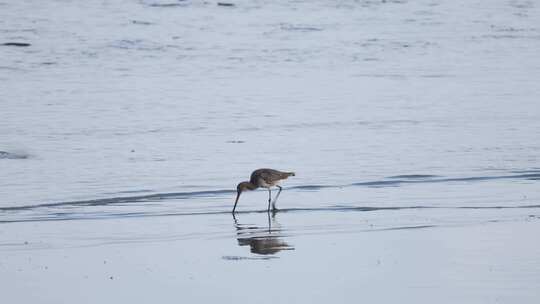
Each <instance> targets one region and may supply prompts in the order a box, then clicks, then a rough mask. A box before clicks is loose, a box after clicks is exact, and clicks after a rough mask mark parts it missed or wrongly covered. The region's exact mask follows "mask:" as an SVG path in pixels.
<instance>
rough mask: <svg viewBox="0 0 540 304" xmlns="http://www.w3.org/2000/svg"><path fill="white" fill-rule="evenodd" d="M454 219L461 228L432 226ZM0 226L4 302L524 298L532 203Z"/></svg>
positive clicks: (535, 284) (528, 294)
mask: <svg viewBox="0 0 540 304" xmlns="http://www.w3.org/2000/svg"><path fill="white" fill-rule="evenodd" d="M445 213H448V214H445ZM511 213H512V212H511ZM530 213H533V214H536V215H535V216H532V215H530ZM503 214H504V215H503ZM461 217H468V218H469V222H468V223H463V222H462V223H459V224H456V223H455V222H452V221H447V223H446V224H440V223H444V222H445V221H444V219H445V218H461ZM473 218H474V220H470V219H473ZM434 223H439V224H434ZM0 228H1V235H2V240H3V241H2V243H1V244H0V261H1V262H0V272H1V273H2V275H1V276H0V284H1V285H2V290H3V298H4V299H7V300H8V302H18V303H69V302H79V303H96V302H104V303H112V302H128V301H129V302H131V303H147V302H148V301H156V300H157V301H160V302H164V303H172V302H178V301H180V302H192V303H193V302H197V303H214V302H216V301H224V302H234V301H238V302H242V301H243V300H245V299H250V301H254V302H257V303H291V302H304V303H305V302H310V303H328V302H339V303H351V302H357V301H370V302H396V301H406V302H409V303H413V302H414V303H433V302H437V303H456V302H459V303H494V302H501V303H510V302H519V303H534V302H535V301H536V300H537V299H538V290H539V287H540V285H539V284H540V283H539V282H540V260H539V259H538V256H540V248H539V247H538V246H537V242H536V241H537V232H538V231H539V230H538V229H540V218H539V217H538V211H537V209H536V210H535V209H528V210H518V211H516V212H513V214H511V215H510V216H509V214H508V212H501V211H500V210H499V211H497V210H489V211H485V210H482V211H478V210H476V211H474V210H473V211H471V210H458V211H455V210H454V211H452V212H445V211H441V210H401V211H373V212H351V211H349V212H340V211H330V212H328V211H327V212H322V213H321V212H281V213H280V212H278V213H276V214H275V215H273V216H270V215H267V214H266V213H253V212H248V213H240V214H238V215H237V216H236V219H235V218H233V217H232V216H231V215H230V214H212V215H200V216H166V217H143V218H131V219H129V218H128V219H110V220H79V221H75V222H73V221H48V222H22V223H10V224H3V225H1V226H0Z"/></svg>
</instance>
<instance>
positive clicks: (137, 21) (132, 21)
mask: <svg viewBox="0 0 540 304" xmlns="http://www.w3.org/2000/svg"><path fill="white" fill-rule="evenodd" d="M131 23H133V24H139V25H151V24H152V22H148V21H140V20H131Z"/></svg>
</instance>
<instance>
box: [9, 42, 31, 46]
mask: <svg viewBox="0 0 540 304" xmlns="http://www.w3.org/2000/svg"><path fill="white" fill-rule="evenodd" d="M2 45H5V46H21V47H25V46H31V44H30V43H26V42H6V43H3V44H2Z"/></svg>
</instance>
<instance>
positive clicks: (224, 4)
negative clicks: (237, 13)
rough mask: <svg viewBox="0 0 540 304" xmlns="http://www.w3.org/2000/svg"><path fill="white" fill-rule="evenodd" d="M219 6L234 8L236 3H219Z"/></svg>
mask: <svg viewBox="0 0 540 304" xmlns="http://www.w3.org/2000/svg"><path fill="white" fill-rule="evenodd" d="M217 5H218V6H229V7H230V6H234V3H229V2H218V3H217Z"/></svg>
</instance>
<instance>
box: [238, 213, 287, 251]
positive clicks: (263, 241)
mask: <svg viewBox="0 0 540 304" xmlns="http://www.w3.org/2000/svg"><path fill="white" fill-rule="evenodd" d="M233 218H234V226H235V227H236V238H237V240H238V245H240V246H249V247H250V251H251V253H256V254H263V255H272V254H276V253H278V252H280V251H281V250H294V247H293V246H291V245H289V244H287V243H286V242H285V241H283V240H282V234H281V226H280V225H279V223H278V222H277V221H276V219H275V213H273V214H272V216H270V213H268V225H267V226H263V227H261V226H255V225H252V224H240V223H239V221H238V219H237V218H236V216H234V215H233Z"/></svg>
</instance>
